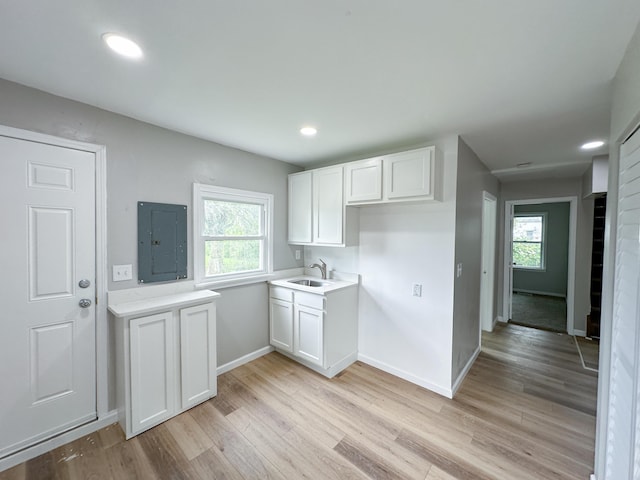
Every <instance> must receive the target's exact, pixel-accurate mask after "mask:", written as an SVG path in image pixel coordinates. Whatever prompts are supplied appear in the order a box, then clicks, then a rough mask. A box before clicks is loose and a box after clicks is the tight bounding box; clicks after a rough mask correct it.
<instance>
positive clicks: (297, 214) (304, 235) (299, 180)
mask: <svg viewBox="0 0 640 480" xmlns="http://www.w3.org/2000/svg"><path fill="white" fill-rule="evenodd" d="M311 177H312V173H311V172H310V171H309V172H302V173H294V174H292V175H289V242H291V243H296V244H305V243H311V242H312V241H313V234H312V216H311V207H312V198H313V197H312V194H311V187H312V184H311Z"/></svg>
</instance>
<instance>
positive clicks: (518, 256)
mask: <svg viewBox="0 0 640 480" xmlns="http://www.w3.org/2000/svg"><path fill="white" fill-rule="evenodd" d="M541 253H542V252H541V244H539V243H520V242H513V263H515V264H516V266H517V267H528V268H542V264H541V261H542V254H541Z"/></svg>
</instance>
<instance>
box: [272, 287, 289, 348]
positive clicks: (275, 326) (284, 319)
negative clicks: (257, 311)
mask: <svg viewBox="0 0 640 480" xmlns="http://www.w3.org/2000/svg"><path fill="white" fill-rule="evenodd" d="M269 309H270V312H269V321H270V323H271V324H270V325H269V332H270V337H271V338H270V343H271V345H273V346H274V347H277V348H280V349H282V350H284V351H285V352H293V303H291V302H285V301H284V300H278V299H275V298H272V299H270V301H269Z"/></svg>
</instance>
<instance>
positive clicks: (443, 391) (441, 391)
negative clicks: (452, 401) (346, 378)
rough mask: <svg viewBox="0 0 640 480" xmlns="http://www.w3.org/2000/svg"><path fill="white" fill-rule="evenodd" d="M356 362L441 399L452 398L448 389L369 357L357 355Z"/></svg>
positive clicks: (451, 393)
mask: <svg viewBox="0 0 640 480" xmlns="http://www.w3.org/2000/svg"><path fill="white" fill-rule="evenodd" d="M358 360H360V361H361V362H362V363H366V364H367V365H371V366H372V367H375V368H377V369H379V370H382V371H383V372H387V373H390V374H391V375H395V376H396V377H399V378H402V379H403V380H406V381H408V382H411V383H414V384H416V385H418V386H420V387H423V388H426V389H427V390H431V391H432V392H435V393H437V394H439V395H442V396H443V397H447V398H453V391H452V390H451V389H450V388H446V387H442V386H440V385H436V384H435V383H432V382H430V381H428V380H425V379H424V378H420V377H418V376H416V375H413V374H411V373H408V372H405V371H404V370H400V369H399V368H395V367H392V366H391V365H388V364H386V363H384V362H381V361H379V360H376V359H375V358H372V357H369V356H368V355H363V354H361V353H359V354H358Z"/></svg>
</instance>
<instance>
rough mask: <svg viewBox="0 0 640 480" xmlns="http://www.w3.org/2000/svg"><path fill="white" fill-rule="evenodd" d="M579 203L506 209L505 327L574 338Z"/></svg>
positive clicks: (567, 200) (550, 201) (511, 204)
mask: <svg viewBox="0 0 640 480" xmlns="http://www.w3.org/2000/svg"><path fill="white" fill-rule="evenodd" d="M576 217H577V198H576V197H562V198H544V199H532V200H513V201H507V202H506V204H505V237H504V239H505V249H504V250H505V256H504V279H505V281H504V290H503V292H504V295H503V299H504V303H503V312H504V313H505V319H504V320H505V321H509V322H511V323H515V324H518V325H524V326H529V327H533V328H538V329H543V330H551V331H556V332H563V333H569V334H571V335H573V334H574V333H575V332H574V322H573V317H574V289H575V251H576Z"/></svg>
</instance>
